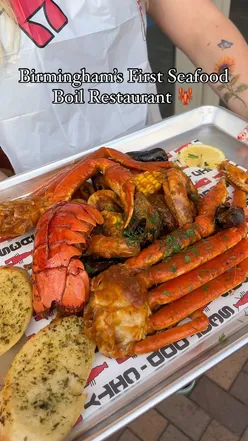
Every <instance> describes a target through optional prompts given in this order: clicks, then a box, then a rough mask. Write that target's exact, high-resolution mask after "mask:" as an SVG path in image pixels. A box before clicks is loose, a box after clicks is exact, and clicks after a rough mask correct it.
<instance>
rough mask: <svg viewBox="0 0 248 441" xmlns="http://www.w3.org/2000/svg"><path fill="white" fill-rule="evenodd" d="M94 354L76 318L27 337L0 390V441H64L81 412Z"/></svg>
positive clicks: (73, 317)
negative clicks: (84, 390)
mask: <svg viewBox="0 0 248 441" xmlns="http://www.w3.org/2000/svg"><path fill="white" fill-rule="evenodd" d="M94 354H95V344H94V343H93V342H92V341H91V340H89V338H88V337H86V336H85V335H84V333H83V319H82V318H80V317H77V316H68V317H64V318H59V319H55V320H53V321H52V322H51V323H50V324H49V325H48V326H46V327H45V328H43V329H42V330H41V331H39V332H38V333H37V334H36V335H34V336H33V337H31V338H30V339H29V341H28V342H27V343H25V345H24V346H23V347H22V349H21V351H20V352H19V353H18V354H17V355H16V357H15V359H14V361H13V363H12V366H11V368H10V370H9V372H8V374H7V377H6V380H5V384H4V386H3V389H2V391H1V392H0V403H1V407H0V440H1V441H60V440H63V439H64V437H65V436H66V434H67V433H68V432H69V431H70V430H71V428H72V427H73V425H74V424H75V422H76V421H77V419H78V417H79V415H80V413H81V412H82V411H83V408H84V402H85V398H86V395H85V394H84V393H83V388H84V386H85V384H86V381H87V379H88V377H89V374H90V371H91V368H92V362H93V359H94Z"/></svg>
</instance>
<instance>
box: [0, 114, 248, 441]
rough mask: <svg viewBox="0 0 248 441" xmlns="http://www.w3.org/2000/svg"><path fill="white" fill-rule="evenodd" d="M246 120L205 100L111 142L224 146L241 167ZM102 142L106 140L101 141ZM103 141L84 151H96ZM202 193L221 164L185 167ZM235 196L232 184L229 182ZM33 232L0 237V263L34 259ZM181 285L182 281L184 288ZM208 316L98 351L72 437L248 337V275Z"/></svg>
mask: <svg viewBox="0 0 248 441" xmlns="http://www.w3.org/2000/svg"><path fill="white" fill-rule="evenodd" d="M246 126H247V122H246V121H245V120H242V119H241V118H239V117H237V116H236V115H234V114H233V113H231V112H230V111H227V110H225V109H223V108H220V107H212V106H204V107H200V108H197V109H195V110H192V111H189V112H186V113H184V114H182V115H179V116H174V117H171V118H168V119H167V120H165V121H162V122H161V123H158V124H156V125H154V126H152V127H148V128H146V129H144V130H141V131H139V132H136V133H134V134H132V135H128V136H126V137H124V138H121V139H118V140H116V141H113V142H110V143H108V147H110V148H114V149H116V150H120V151H121V152H124V153H126V152H130V151H141V150H149V149H153V148H155V147H160V148H163V149H164V150H165V151H166V152H167V154H168V156H169V159H170V160H172V161H173V160H174V161H176V160H177V155H178V152H179V151H180V150H181V148H182V147H183V146H185V145H187V144H190V143H192V144H207V145H212V146H215V147H218V148H219V149H220V150H222V151H223V152H224V154H225V156H226V159H228V160H230V161H232V162H234V163H236V164H238V165H239V166H242V165H243V164H242V161H243V159H242V158H243V157H244V154H245V152H246V149H247V157H248V145H246V144H245V140H244V142H240V141H239V140H238V136H239V134H240V133H241V132H242V131H244V129H245V127H246ZM247 137H248V136H247ZM99 147H100V146H99ZM99 147H96V148H94V149H92V150H90V151H88V152H86V154H85V156H86V155H87V154H88V153H90V152H92V151H95V150H97V149H98V148H99ZM83 156H84V155H80V154H79V155H75V156H73V157H70V158H67V159H64V160H62V161H58V162H54V163H52V164H49V165H46V166H44V167H41V168H39V169H37V170H32V171H29V172H27V173H23V174H20V175H18V176H14V177H11V178H9V179H7V180H5V181H2V182H0V202H3V201H6V200H11V199H16V198H20V197H25V196H28V195H29V193H31V192H32V191H33V190H35V189H36V188H37V187H39V186H41V185H43V184H44V183H45V182H46V180H49V179H50V178H51V176H53V175H55V173H57V172H58V170H59V169H62V168H63V167H65V166H67V165H68V164H70V163H71V162H73V161H77V160H78V159H81V158H82V157H83ZM184 172H185V173H186V174H187V175H188V176H189V177H190V178H191V180H192V181H193V183H194V184H195V186H196V188H197V189H198V191H199V193H200V194H202V195H204V193H205V194H207V192H208V190H209V189H210V188H211V187H212V186H213V185H214V184H216V182H217V181H218V178H219V177H220V173H219V172H218V171H217V170H216V169H208V168H200V167H194V168H185V169H184ZM227 191H228V193H229V196H230V197H231V196H232V193H233V189H232V187H231V186H228V187H227ZM33 240H34V236H33V234H32V231H31V232H30V231H29V232H27V233H25V234H23V235H22V236H21V237H19V238H14V239H9V240H3V239H2V240H1V239H0V265H11V264H12V265H19V266H24V265H28V264H30V263H31V261H32V258H31V251H32V248H33ZM179 289H180V288H179ZM204 312H205V314H206V315H207V316H208V319H209V326H208V328H207V329H206V331H203V332H199V333H197V334H195V335H193V336H191V337H187V338H184V339H182V340H180V341H178V342H177V343H173V344H170V345H167V346H164V347H163V348H161V349H160V350H158V351H156V352H152V353H149V354H145V355H138V356H133V357H125V358H121V357H119V358H116V359H110V358H107V357H105V356H104V355H102V354H100V352H98V353H97V354H96V357H95V360H94V363H93V368H92V371H91V374H90V377H89V379H88V381H87V384H86V388H85V392H86V393H87V399H86V404H85V409H84V411H83V412H82V416H81V417H80V418H79V420H78V422H77V423H76V425H75V426H74V428H73V429H72V431H71V432H70V433H69V435H68V436H67V437H66V438H65V440H66V441H83V440H84V441H85V440H97V441H100V440H103V439H105V438H107V437H108V436H110V435H112V434H113V433H114V432H116V431H117V430H119V429H120V428H122V427H123V426H125V425H127V424H129V423H130V422H131V421H132V420H133V419H135V418H137V417H138V416H139V415H141V414H142V413H144V412H146V411H147V410H148V409H150V408H152V407H154V406H155V405H156V404H158V403H159V402H160V401H162V400H163V399H165V398H167V397H168V396H170V395H171V394H173V393H176V392H177V391H178V390H179V389H181V388H183V387H184V386H186V385H187V384H188V383H189V382H191V381H192V380H194V379H196V378H198V377H199V376H200V375H202V374H203V373H204V372H206V371H207V370H208V369H210V368H211V367H212V366H214V365H215V364H217V363H219V362H220V361H221V360H223V359H224V358H226V357H228V356H229V355H231V354H232V353H233V352H235V351H237V350H238V349H239V348H241V347H242V346H244V345H246V344H247V343H248V279H246V281H245V282H243V283H242V284H240V285H239V286H238V287H236V288H235V289H233V290H231V291H229V292H228V293H226V294H224V295H222V296H220V297H219V298H217V299H216V300H214V301H213V302H212V303H210V304H209V305H208V306H207V307H206V308H205V309H204ZM49 320H50V318H49V319H43V318H41V317H39V316H37V317H33V318H32V320H31V322H30V324H29V326H28V328H27V330H26V333H25V336H24V337H23V338H22V339H21V340H20V341H19V342H18V343H17V344H16V345H15V346H14V347H13V348H12V349H10V350H9V351H8V352H7V353H6V354H4V355H3V356H1V357H0V386H1V385H2V384H3V379H4V376H5V375H6V373H7V371H8V369H9V367H10V364H11V363H12V360H13V358H14V356H15V355H16V353H17V352H18V351H19V350H20V348H21V346H22V345H23V343H25V341H27V339H28V337H30V336H31V335H33V334H35V333H37V332H38V331H39V330H40V329H42V328H43V327H44V326H46V325H47V324H48V323H49Z"/></svg>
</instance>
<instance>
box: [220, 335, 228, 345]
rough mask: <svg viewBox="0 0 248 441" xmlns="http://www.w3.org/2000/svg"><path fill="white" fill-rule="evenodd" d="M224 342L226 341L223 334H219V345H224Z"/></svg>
mask: <svg viewBox="0 0 248 441" xmlns="http://www.w3.org/2000/svg"><path fill="white" fill-rule="evenodd" d="M225 341H227V338H226V336H225V334H221V335H220V337H219V343H224V342H225Z"/></svg>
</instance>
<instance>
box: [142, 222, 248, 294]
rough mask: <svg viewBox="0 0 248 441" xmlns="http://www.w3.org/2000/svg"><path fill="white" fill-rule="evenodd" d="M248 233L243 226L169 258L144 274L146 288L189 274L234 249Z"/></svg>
mask: <svg viewBox="0 0 248 441" xmlns="http://www.w3.org/2000/svg"><path fill="white" fill-rule="evenodd" d="M246 233H247V226H246V224H242V225H241V226H239V227H238V228H236V227H233V228H229V229H228V230H225V231H220V232H219V233H217V234H215V235H214V236H211V237H209V238H208V239H202V240H201V241H200V242H198V243H197V244H196V245H194V246H193V247H190V248H187V249H186V250H184V251H181V252H180V253H178V254H176V255H174V256H172V257H171V258H169V259H168V262H164V263H159V264H158V265H155V266H153V267H151V268H150V269H147V270H146V271H145V272H144V274H143V277H144V279H145V280H146V286H147V287H148V288H149V287H151V286H153V285H158V284H160V283H163V282H166V281H167V280H171V279H175V278H176V277H178V276H180V275H181V274H185V273H188V272H189V271H191V270H193V269H194V268H196V267H198V266H200V265H202V264H203V263H205V262H208V261H209V260H211V259H214V257H216V256H219V255H220V254H222V253H224V252H225V251H226V250H228V249H229V248H232V247H233V246H234V245H236V244H237V243H238V242H240V241H241V239H243V238H244V237H245V236H246Z"/></svg>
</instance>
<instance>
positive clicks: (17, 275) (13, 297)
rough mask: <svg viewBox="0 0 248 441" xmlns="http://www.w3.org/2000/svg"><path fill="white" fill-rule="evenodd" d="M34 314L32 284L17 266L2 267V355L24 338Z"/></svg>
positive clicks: (0, 316)
mask: <svg viewBox="0 0 248 441" xmlns="http://www.w3.org/2000/svg"><path fill="white" fill-rule="evenodd" d="M32 313H33V307H32V283H31V278H30V276H29V274H28V272H27V271H25V270H24V269H23V268H19V267H17V266H15V267H12V266H5V267H0V355H2V354H4V353H5V352H7V351H8V350H9V349H10V348H12V346H14V345H15V344H16V343H17V342H18V341H19V340H20V338H21V337H22V336H23V334H24V332H25V330H26V328H27V326H28V324H29V322H30V320H31V317H32Z"/></svg>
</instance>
